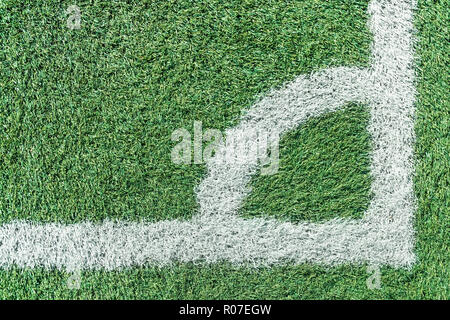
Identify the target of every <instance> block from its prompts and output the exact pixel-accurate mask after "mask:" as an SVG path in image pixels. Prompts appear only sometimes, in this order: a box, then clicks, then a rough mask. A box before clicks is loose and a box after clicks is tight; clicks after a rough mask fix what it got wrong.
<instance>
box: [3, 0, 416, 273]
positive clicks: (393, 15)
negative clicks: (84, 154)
mask: <svg viewBox="0 0 450 320" xmlns="http://www.w3.org/2000/svg"><path fill="white" fill-rule="evenodd" d="M414 8H415V2H414V1H412V0H373V1H371V3H370V5H369V14H370V21H369V25H370V29H371V31H372V32H373V35H374V41H373V45H372V64H371V67H370V68H368V69H358V68H347V67H342V68H333V69H329V70H324V71H321V72H317V73H314V74H311V75H309V76H300V77H298V78H297V79H296V80H295V81H293V82H291V83H288V84H286V85H285V87H283V88H281V89H279V90H274V91H272V92H271V93H269V94H268V95H267V96H266V97H265V98H263V99H262V100H260V101H259V102H258V103H256V105H254V106H253V107H252V108H251V109H250V110H249V111H248V113H247V114H246V116H244V117H243V119H242V121H241V123H240V124H239V125H238V126H237V127H236V128H232V129H229V130H228V131H227V135H229V136H232V135H236V139H246V137H245V132H247V131H248V132H250V131H251V130H247V129H256V130H265V131H266V132H271V133H274V132H275V133H279V134H280V135H283V134H284V133H286V132H287V131H289V130H291V129H293V128H295V127H297V126H298V125H299V124H301V123H302V122H305V121H306V120H308V119H309V118H311V117H315V116H318V115H321V114H323V113H326V112H331V111H334V110H337V109H339V108H341V107H343V106H344V105H345V104H347V103H349V102H363V103H367V104H368V105H369V106H370V109H371V119H370V125H369V128H368V130H369V132H370V134H371V137H372V147H373V153H372V166H371V173H372V176H373V184H372V192H373V194H374V197H373V200H372V202H371V203H370V205H369V208H368V210H367V212H365V214H364V217H363V218H362V219H360V220H344V219H334V220H331V221H328V222H324V223H300V224H292V223H289V222H280V221H276V220H268V219H262V218H256V219H250V220H245V219H242V218H239V217H238V216H237V213H238V210H239V208H240V206H241V205H242V201H243V200H244V198H245V197H246V196H247V195H248V193H249V192H250V190H249V188H248V186H247V185H248V182H249V181H250V178H251V176H252V175H253V174H255V173H256V171H257V161H256V160H257V159H256V158H254V157H249V158H247V159H246V161H241V162H240V163H239V164H235V165H230V164H227V162H226V161H221V160H222V159H221V156H222V155H221V154H222V153H221V152H218V154H217V155H216V156H215V157H214V158H212V159H211V160H210V161H209V162H208V163H207V166H208V174H207V176H206V178H205V179H204V180H203V181H202V183H201V184H200V185H199V186H198V189H197V197H198V201H199V204H200V212H199V213H198V214H197V215H196V216H194V218H193V219H192V220H191V221H178V220H174V221H162V222H157V223H128V222H104V223H101V224H93V223H89V222H86V223H78V224H72V225H62V224H55V223H49V224H39V223H33V222H23V221H16V222H11V223H7V224H4V225H2V226H0V266H1V267H3V268H9V267H12V266H19V267H37V266H40V267H46V268H51V267H56V268H64V269H69V270H73V269H100V268H105V269H108V270H110V269H117V268H123V267H127V266H135V265H143V264H148V265H168V264H171V263H173V262H195V263H215V262H220V261H229V262H231V263H234V264H238V265H239V264H246V265H255V266H258V265H273V264H280V263H303V262H312V263H321V264H327V265H335V264H341V263H371V264H385V265H391V266H394V267H404V266H406V267H408V266H411V265H412V264H413V263H414V261H415V255H414V253H413V247H414V231H413V225H412V224H413V217H414V193H413V182H412V176H413V143H414V128H413V126H414V98H415V88H414V68H413V62H414V57H413V38H412V33H413V10H414ZM222 148H225V146H223V147H222ZM222 151H224V150H222Z"/></svg>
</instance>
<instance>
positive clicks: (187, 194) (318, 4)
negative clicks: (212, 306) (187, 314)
mask: <svg viewBox="0 0 450 320" xmlns="http://www.w3.org/2000/svg"><path fill="white" fill-rule="evenodd" d="M367 3H368V1H348V2H345V3H344V4H343V2H342V1H337V0H332V1H313V0H311V1H309V0H308V1H293V2H286V1H256V0H255V1H227V2H226V3H222V2H220V1H202V2H200V1H176V2H175V1H135V2H124V1H115V2H112V1H79V2H78V1H77V5H79V6H80V8H81V10H82V28H81V29H80V30H68V29H67V28H66V26H65V19H66V15H65V14H64V10H65V9H66V8H67V7H68V6H69V5H71V4H73V3H72V2H69V1H61V2H47V1H17V0H11V1H2V2H1V3H0V48H1V49H0V68H1V69H0V222H2V223H4V222H8V221H11V220H12V219H30V220H34V221H40V222H48V221H62V222H67V223H71V222H78V221H85V220H90V221H100V220H102V219H104V218H120V219H130V220H141V219H145V220H160V219H167V218H181V217H182V218H188V217H190V216H191V215H192V213H193V212H194V210H195V207H196V203H195V198H194V193H193V189H194V187H195V185H196V184H197V183H198V182H199V181H200V180H201V177H202V175H203V174H204V166H202V165H190V166H187V165H174V164H172V163H171V161H170V150H171V148H172V147H173V146H174V143H173V142H171V141H170V134H171V132H172V131H173V130H174V129H176V128H180V127H185V128H186V129H188V130H189V131H191V132H192V125H193V121H194V120H201V121H203V127H204V128H218V129H221V130H223V129H225V128H227V127H229V126H231V125H233V124H235V123H236V122H237V120H238V119H239V115H240V114H241V112H242V110H244V109H245V108H246V107H249V106H250V105H251V104H252V102H253V101H255V97H257V96H259V95H261V94H264V92H266V91H267V90H269V89H270V88H272V87H274V86H278V85H280V84H281V83H283V82H284V81H286V80H290V79H293V78H294V77H295V76H296V75H298V74H301V73H305V72H310V71H311V70H316V69H320V68H325V67H330V66H338V65H361V66H364V65H367V62H368V52H369V43H370V35H369V34H368V32H367V28H366V19H367V17H366V14H365V10H366V7H367ZM447 7H448V5H447V4H446V2H445V1H432V0H419V10H418V12H417V15H416V27H417V29H418V34H417V36H418V40H419V41H418V44H417V47H418V50H417V55H418V66H417V74H418V85H417V86H418V102H417V113H416V114H417V120H416V134H417V142H416V147H415V149H416V176H415V191H416V195H417V200H418V201H417V207H418V209H417V213H416V221H415V230H416V236H417V244H416V253H417V256H418V262H417V264H415V265H414V267H413V268H412V269H411V270H403V269H400V270H397V269H392V268H389V267H382V268H381V276H382V277H381V289H379V290H376V289H375V290H370V289H368V288H367V286H366V279H367V278H368V276H369V274H367V272H366V268H365V266H341V267H337V268H324V267H321V266H311V265H307V264H303V265H299V266H282V267H281V266H277V267H272V268H260V269H251V268H235V267H232V266H230V265H228V264H218V265H210V266H203V267H199V266H194V265H192V264H181V265H176V266H173V267H165V268H154V267H136V268H131V269H126V270H123V271H113V272H107V271H95V272H94V271H86V272H82V274H81V283H80V285H81V287H80V289H79V290H71V289H69V288H68V287H67V279H68V276H69V274H67V273H66V272H64V271H57V270H51V271H48V270H42V269H26V270H21V269H12V270H0V298H3V299H8V298H9V299H35V298H41V299H47V298H90V299H92V298H94V299H96V298H118V299H125V298H146V299H161V298H165V299H175V298H178V299H204V298H208V299H235V298H252V299H269V298H272V299H308V298H309V299H333V298H339V299H344V298H347V299H362V298H369V299H392V298H405V299H420V298H428V299H429V298H438V299H449V298H450V291H449V287H448V283H449V279H450V272H449V251H450V248H449V245H450V239H449V235H448V225H449V212H448V209H447V208H448V207H450V203H449V202H450V201H449V199H450V194H449V185H450V178H449V172H450V168H449V163H450V158H449V145H450V141H449V134H448V132H449V129H450V128H449V122H448V118H449V114H448V105H449V101H448V91H449V88H448V75H447V73H446V70H447V66H448V64H449V59H448V52H449V46H448V43H447V39H446V37H447V36H446V35H447V34H448V32H447V31H448V30H447V27H446V21H448V8H447ZM348 112H350V113H349V114H346V113H345V112H337V113H335V114H333V115H327V116H326V117H323V118H320V120H319V119H316V120H312V121H311V122H310V123H308V124H305V125H304V126H302V127H300V128H298V129H297V130H295V131H293V132H292V133H290V134H289V135H288V136H287V137H285V138H284V139H283V140H282V142H281V149H280V156H281V157H282V158H281V161H282V162H281V167H280V172H279V173H278V174H277V175H275V176H269V177H256V178H255V179H254V180H253V182H252V184H253V187H254V192H255V194H252V195H251V197H250V198H249V199H248V201H247V202H246V204H245V207H244V208H243V214H244V215H246V216H253V215H259V214H261V213H262V212H261V210H260V209H258V207H260V206H265V207H266V208H265V209H267V211H265V213H266V214H271V215H276V216H278V217H280V218H283V219H284V218H287V219H292V220H294V221H297V220H302V219H307V220H321V219H328V218H330V217H338V216H340V215H343V216H346V217H357V216H359V215H360V213H361V211H360V210H363V209H364V208H365V206H366V204H367V197H368V196H369V194H368V186H369V185H370V181H369V180H368V179H369V177H368V174H367V170H368V169H367V168H368V160H367V159H368V157H367V153H368V152H370V143H369V141H367V133H365V132H364V130H363V129H364V124H365V123H366V122H367V113H366V111H365V110H364V107H363V106H351V107H350V108H349V109H348ZM335 121H338V122H339V124H338V123H336V124H335V123H334V122H335ZM336 148H344V149H346V150H348V152H342V153H341V150H335V149H336ZM331 157H337V158H338V159H339V164H336V165H335V166H331V168H330V166H329V165H328V164H329V163H330V159H331ZM317 160H319V161H317ZM304 161H306V163H303V162H304ZM291 168H292V169H293V170H296V172H293V173H288V169H289V170H291ZM309 170H312V171H309ZM347 170H348V171H347ZM312 172H314V173H315V174H314V175H311V174H310V173H312ZM350 172H354V173H355V175H354V176H353V177H352V178H350V177H349V174H350ZM317 175H319V177H318V176H317ZM320 177H323V178H324V179H319V178H320ZM349 179H350V181H349ZM319 180H320V181H319ZM296 182H298V183H296ZM306 182H308V183H309V184H311V183H313V185H312V186H311V185H309V186H308V185H306ZM286 186H289V188H285V187H286ZM322 192H323V194H324V197H325V198H320V197H319V196H320V193H322ZM355 194H357V195H358V196H357V197H353V196H354V195H355ZM308 195H309V196H311V197H308ZM267 197H268V199H267ZM326 197H328V198H326ZM338 198H339V199H338ZM271 199H272V200H271ZM327 199H328V200H327ZM276 201H280V202H279V203H277V202H276ZM308 205H309V206H311V207H310V208H309V209H310V210H308ZM291 209H292V210H291Z"/></svg>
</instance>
